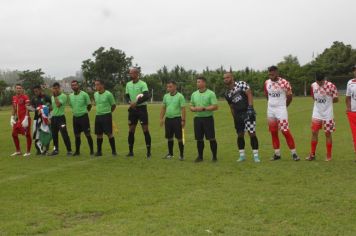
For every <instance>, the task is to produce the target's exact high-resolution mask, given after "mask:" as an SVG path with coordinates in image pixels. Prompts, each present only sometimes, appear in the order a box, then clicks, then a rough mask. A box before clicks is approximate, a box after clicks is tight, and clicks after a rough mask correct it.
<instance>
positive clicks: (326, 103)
mask: <svg viewBox="0 0 356 236" xmlns="http://www.w3.org/2000/svg"><path fill="white" fill-rule="evenodd" d="M315 80H316V81H315V82H314V83H313V84H312V85H311V90H310V95H311V96H312V98H313V99H314V108H313V115H312V124H311V130H312V139H311V151H310V155H309V157H307V158H306V160H308V161H313V160H315V150H316V146H317V144H318V134H319V130H320V129H321V128H322V127H323V126H324V132H325V137H326V153H327V154H326V161H331V153H332V145H333V143H332V137H331V133H332V132H334V131H335V121H334V111H333V103H336V102H338V101H339V99H338V96H337V89H336V87H335V85H334V84H333V83H331V82H329V81H326V80H325V77H324V75H322V74H317V75H316V78H315Z"/></svg>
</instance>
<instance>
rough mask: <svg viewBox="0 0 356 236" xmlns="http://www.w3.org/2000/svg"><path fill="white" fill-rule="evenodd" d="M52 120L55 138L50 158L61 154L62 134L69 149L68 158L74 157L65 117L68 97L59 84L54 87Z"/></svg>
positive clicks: (56, 83)
mask: <svg viewBox="0 0 356 236" xmlns="http://www.w3.org/2000/svg"><path fill="white" fill-rule="evenodd" d="M52 94H53V95H52V97H51V101H52V112H51V115H52V118H51V132H52V137H53V146H54V150H53V151H52V153H50V154H49V155H50V156H55V155H58V154H59V145H58V133H59V132H60V133H61V135H62V138H63V141H64V144H65V146H66V148H67V156H71V155H72V147H71V143H70V138H69V136H68V131H67V123H66V117H65V106H66V104H67V95H66V94H64V93H62V91H61V86H60V84H59V83H58V82H55V83H54V84H53V85H52Z"/></svg>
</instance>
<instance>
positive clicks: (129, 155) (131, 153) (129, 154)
mask: <svg viewBox="0 0 356 236" xmlns="http://www.w3.org/2000/svg"><path fill="white" fill-rule="evenodd" d="M133 156H134V154H133V152H129V153H128V154H127V155H126V157H133Z"/></svg>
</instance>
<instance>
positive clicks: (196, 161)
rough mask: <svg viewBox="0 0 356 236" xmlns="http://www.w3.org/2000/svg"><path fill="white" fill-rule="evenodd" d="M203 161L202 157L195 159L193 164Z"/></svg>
mask: <svg viewBox="0 0 356 236" xmlns="http://www.w3.org/2000/svg"><path fill="white" fill-rule="evenodd" d="M202 161H203V158H202V157H197V158H196V159H195V161H194V162H195V163H198V162H202Z"/></svg>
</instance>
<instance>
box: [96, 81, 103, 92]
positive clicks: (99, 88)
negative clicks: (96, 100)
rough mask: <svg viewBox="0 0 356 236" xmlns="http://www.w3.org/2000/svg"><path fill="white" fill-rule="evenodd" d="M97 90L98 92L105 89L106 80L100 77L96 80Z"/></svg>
mask: <svg viewBox="0 0 356 236" xmlns="http://www.w3.org/2000/svg"><path fill="white" fill-rule="evenodd" d="M95 90H96V91H98V92H102V91H104V90H105V85H104V81H102V80H100V79H97V80H95Z"/></svg>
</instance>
